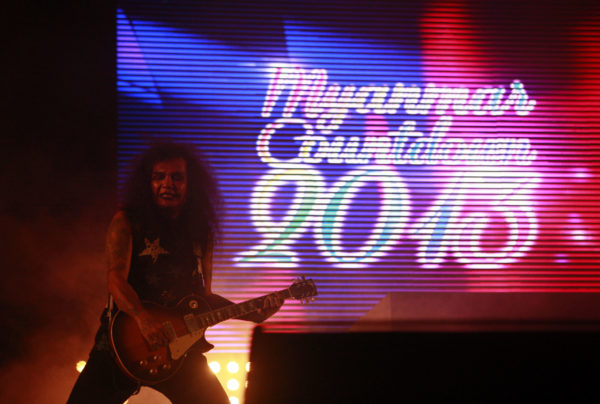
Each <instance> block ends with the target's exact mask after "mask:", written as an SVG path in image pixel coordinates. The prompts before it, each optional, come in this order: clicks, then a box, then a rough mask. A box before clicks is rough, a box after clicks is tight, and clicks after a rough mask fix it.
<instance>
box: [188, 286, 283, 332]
mask: <svg viewBox="0 0 600 404" xmlns="http://www.w3.org/2000/svg"><path fill="white" fill-rule="evenodd" d="M272 295H273V296H278V297H279V298H281V299H284V300H285V299H289V298H291V297H292V294H291V292H290V291H289V289H282V290H280V291H278V292H273V293H269V294H267V295H264V296H261V297H257V298H254V299H250V300H247V301H245V302H242V303H237V304H230V305H228V306H224V307H221V308H219V309H216V310H211V311H208V312H205V313H201V314H196V315H195V316H194V317H195V318H196V321H197V322H198V324H199V325H200V326H201V327H202V328H208V327H211V326H213V325H215V324H218V323H220V322H222V321H225V320H229V319H231V318H237V317H242V316H244V315H246V314H249V313H252V312H255V311H257V310H259V309H262V308H263V301H264V300H265V299H266V298H267V297H268V296H272Z"/></svg>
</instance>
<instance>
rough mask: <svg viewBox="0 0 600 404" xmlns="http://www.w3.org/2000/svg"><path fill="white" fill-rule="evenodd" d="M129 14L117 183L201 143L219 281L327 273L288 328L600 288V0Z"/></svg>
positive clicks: (121, 56) (347, 3) (124, 24)
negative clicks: (399, 304) (466, 300)
mask: <svg viewBox="0 0 600 404" xmlns="http://www.w3.org/2000/svg"><path fill="white" fill-rule="evenodd" d="M488 3H489V4H488ZM492 3H494V4H493V5H492ZM116 19H117V30H118V33H117V39H118V42H117V77H116V79H117V84H118V161H119V164H120V168H119V186H120V187H121V186H122V185H123V181H124V179H125V177H126V176H127V174H128V164H129V163H130V161H131V159H132V158H134V157H135V156H137V155H138V153H139V152H140V151H141V150H143V149H144V148H145V147H146V146H147V145H148V144H149V143H150V142H151V141H153V140H155V139H163V138H169V139H173V140H176V141H185V142H189V143H193V144H194V145H195V146H196V147H197V148H198V150H200V151H202V152H203V153H204V154H205V155H206V156H207V158H208V160H209V161H210V163H211V164H212V165H213V167H214V168H215V170H216V174H217V177H218V182H219V185H220V188H221V190H222V192H223V195H224V197H225V208H226V217H225V222H224V237H223V241H222V243H221V244H220V245H219V248H218V251H217V255H216V257H215V266H216V268H215V285H214V288H215V290H216V291H217V292H218V293H221V294H223V295H225V296H227V297H229V298H230V299H232V300H234V301H243V300H246V299H249V298H252V297H256V296H259V295H262V294H265V293H268V292H271V291H274V290H278V289H282V288H285V287H287V286H289V284H290V283H291V282H292V281H293V280H294V278H296V277H298V276H302V275H304V276H306V277H308V278H311V279H313V280H314V281H315V282H316V284H317V287H318V292H319V295H318V296H317V298H316V300H315V301H314V302H312V303H310V304H308V305H301V304H300V302H296V301H292V302H288V303H287V304H286V305H285V306H284V307H283V309H282V310H281V312H280V313H278V314H277V315H276V316H275V317H274V318H273V319H272V322H273V323H274V324H275V326H276V328H278V329H279V330H289V331H302V330H315V329H328V330H335V331H340V330H347V329H348V328H349V327H350V326H351V325H352V324H353V323H354V322H355V321H357V320H358V319H359V318H360V317H361V316H363V315H364V314H365V313H366V312H368V311H369V310H370V309H371V308H372V307H373V306H374V305H375V304H377V302H379V301H380V300H381V299H382V298H383V297H385V296H386V295H387V294H388V293H392V292H403V291H427V292H431V291H472V292H513V291H521V292H522V291H528V292H538V291H544V292H548V291H552V292H557V293H560V292H565V291H569V292H572V291H579V292H582V293H587V292H598V291H600V271H599V268H598V263H599V262H600V249H599V244H600V243H599V240H600V222H599V215H598V207H599V202H598V194H599V191H598V185H599V179H598V178H599V177H598V175H599V174H600V167H599V157H600V144H599V142H600V138H599V132H600V103H599V102H598V99H599V97H600V51H599V50H598V49H600V28H599V27H600V12H599V10H598V8H597V6H595V5H594V2H577V1H569V2H566V1H565V2H544V3H541V2H537V1H536V2H533V1H523V0H520V1H503V2H475V1H474V2H467V1H457V2H444V1H430V2H427V1H418V2H410V1H406V2H383V1H369V2H365V1H351V0H344V1H323V0H320V1H302V2H293V1H289V2H283V1H256V2H252V1H243V2H233V1H207V2H190V1H181V2H179V1H131V2H128V1H120V2H119V7H118V10H117V13H116ZM248 327H249V325H248V326H247V325H244V324H242V323H241V322H236V321H233V322H231V321H230V322H226V323H223V324H221V325H219V326H216V327H214V328H213V329H211V332H210V340H211V342H213V343H215V345H216V349H215V351H214V352H216V353H219V352H224V353H226V352H230V353H244V352H247V349H248V339H249V335H250V332H249V328H248Z"/></svg>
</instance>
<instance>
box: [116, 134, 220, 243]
mask: <svg viewBox="0 0 600 404" xmlns="http://www.w3.org/2000/svg"><path fill="white" fill-rule="evenodd" d="M176 158H183V159H184V160H185V162H186V169H187V197H186V201H185V204H184V206H183V208H182V211H181V213H180V218H181V219H182V222H183V223H185V224H186V226H187V227H188V230H189V233H190V235H191V237H192V239H193V241H194V242H198V243H200V245H201V246H202V247H203V248H204V247H206V246H207V244H208V243H212V242H214V240H215V239H216V238H217V237H218V235H219V233H220V220H219V219H220V208H221V202H222V201H221V195H220V193H219V189H218V186H217V183H216V179H215V176H214V174H213V172H212V169H211V167H210V165H209V164H208V161H207V160H206V158H205V157H204V156H202V154H201V153H200V152H199V151H198V150H194V149H193V148H192V146H190V145H187V144H183V143H174V142H170V141H161V142H157V143H154V144H152V145H151V146H150V147H149V148H148V149H147V150H146V151H145V152H144V153H143V154H142V155H141V156H140V157H139V158H138V160H137V161H136V163H135V165H134V167H133V170H132V172H131V174H130V176H129V180H128V183H127V186H126V188H125V193H124V200H123V204H122V209H123V210H124V211H125V213H126V215H127V216H128V217H129V218H130V220H133V221H138V222H141V223H144V222H146V221H147V220H151V218H153V217H154V216H155V215H156V213H157V207H156V204H155V202H154V199H153V197H152V189H151V179H152V169H153V167H154V165H155V164H156V163H158V162H161V161H165V160H172V159H176Z"/></svg>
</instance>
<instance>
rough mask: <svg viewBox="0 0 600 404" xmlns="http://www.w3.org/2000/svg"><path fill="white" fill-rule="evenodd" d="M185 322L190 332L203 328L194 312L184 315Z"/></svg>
mask: <svg viewBox="0 0 600 404" xmlns="http://www.w3.org/2000/svg"><path fill="white" fill-rule="evenodd" d="M183 322H184V323H185V326H186V327H187V329H188V331H189V332H190V333H195V332H197V331H200V330H201V328H200V326H199V325H198V321H197V320H196V316H194V314H192V313H189V314H186V315H185V316H183Z"/></svg>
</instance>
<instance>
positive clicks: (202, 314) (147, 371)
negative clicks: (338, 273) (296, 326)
mask: <svg viewBox="0 0 600 404" xmlns="http://www.w3.org/2000/svg"><path fill="white" fill-rule="evenodd" d="M272 295H276V296H278V297H279V298H281V299H283V300H285V299H291V298H294V299H298V300H302V301H308V299H309V298H311V297H313V296H316V295H317V288H316V286H315V283H314V282H313V281H312V280H310V279H304V277H302V279H299V280H297V281H295V282H294V283H293V284H292V285H291V286H290V287H289V288H287V289H282V290H280V291H277V292H274V293H272ZM267 296H269V295H264V296H261V297H258V298H255V299H251V300H248V301H245V302H243V303H238V304H230V305H226V306H224V307H220V308H218V309H213V308H211V307H210V305H209V303H208V302H207V301H206V300H205V299H204V298H203V297H200V296H197V295H190V296H187V297H185V298H183V299H182V300H181V301H180V302H179V303H178V304H177V305H176V306H175V307H173V308H165V307H162V306H160V305H158V304H156V303H152V302H143V305H144V307H145V308H146V309H147V310H148V311H149V312H150V313H151V314H152V315H153V316H155V317H156V318H158V319H160V321H161V322H162V324H163V325H164V327H165V328H166V329H167V331H168V333H169V335H170V342H169V344H167V345H164V346H158V347H152V346H150V344H148V342H147V341H146V339H145V338H144V337H143V336H142V333H141V332H140V330H139V328H138V326H137V323H136V322H135V320H134V319H133V317H131V316H129V315H128V314H126V313H125V312H124V311H118V312H117V313H116V314H115V315H114V316H113V317H112V319H111V322H110V326H109V340H110V345H111V347H112V349H113V352H114V354H115V355H114V356H115V359H116V362H117V364H118V365H119V367H120V368H121V369H122V370H123V371H124V372H125V374H126V375H128V376H129V377H130V378H132V379H134V380H136V381H138V382H139V383H140V384H141V385H149V386H151V385H154V384H157V383H160V382H162V381H165V380H167V379H169V378H170V377H171V376H173V375H174V374H175V373H176V372H177V370H179V368H180V367H181V365H182V364H183V361H184V359H185V355H186V352H187V351H188V350H189V349H190V348H191V347H192V346H193V347H194V348H198V349H200V350H201V351H202V352H207V351H209V350H211V349H212V348H214V346H213V345H212V344H210V343H209V342H208V341H206V339H205V337H204V333H205V331H206V329H207V328H208V327H211V326H213V325H215V324H218V323H220V322H222V321H225V320H228V319H231V318H236V317H241V316H243V315H245V314H248V313H251V312H254V311H257V310H259V309H261V308H262V306H263V300H264V299H265V298H266V297H267Z"/></svg>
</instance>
